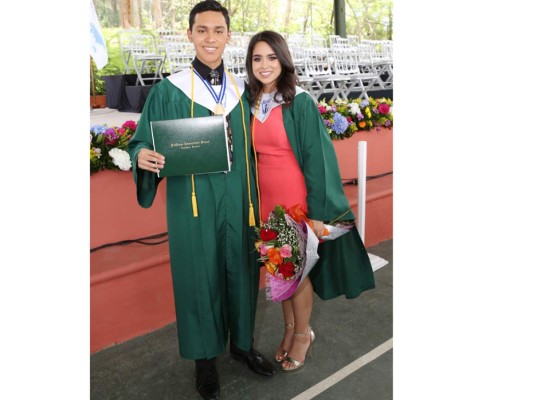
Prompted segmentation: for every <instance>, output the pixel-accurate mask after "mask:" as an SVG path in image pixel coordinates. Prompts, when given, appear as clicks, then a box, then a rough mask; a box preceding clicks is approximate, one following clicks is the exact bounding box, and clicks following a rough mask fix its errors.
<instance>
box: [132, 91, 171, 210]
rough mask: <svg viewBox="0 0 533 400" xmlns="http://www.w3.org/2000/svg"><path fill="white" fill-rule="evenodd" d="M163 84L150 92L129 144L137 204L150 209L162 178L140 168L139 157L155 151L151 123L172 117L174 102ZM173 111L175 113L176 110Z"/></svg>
mask: <svg viewBox="0 0 533 400" xmlns="http://www.w3.org/2000/svg"><path fill="white" fill-rule="evenodd" d="M163 83H166V82H161V83H160V84H158V85H155V86H154V87H153V88H152V89H151V90H150V92H149V94H148V98H147V99H146V103H145V105H144V107H143V112H142V114H141V118H140V120H139V123H138V124H137V130H136V131H135V134H134V135H133V137H132V138H131V140H130V142H129V144H128V151H129V153H130V158H131V163H132V170H133V179H134V181H135V184H136V186H137V202H138V203H139V205H140V206H141V207H143V208H149V207H150V206H151V205H152V203H153V201H154V198H155V195H156V192H157V186H158V184H159V182H160V181H161V180H162V178H158V177H157V174H156V173H154V172H149V171H145V170H143V169H140V168H138V166H137V157H138V155H139V151H141V149H150V150H153V149H154V147H153V144H152V133H151V129H150V122H151V121H158V120H164V119H169V118H168V117H166V118H165V116H166V115H171V113H168V109H169V108H170V107H171V106H172V102H170V101H169V99H168V96H167V95H166V93H165V85H163ZM173 111H174V113H175V108H174V110H173Z"/></svg>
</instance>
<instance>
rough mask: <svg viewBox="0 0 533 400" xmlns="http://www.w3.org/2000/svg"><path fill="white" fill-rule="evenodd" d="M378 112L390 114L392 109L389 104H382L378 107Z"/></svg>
mask: <svg viewBox="0 0 533 400" xmlns="http://www.w3.org/2000/svg"><path fill="white" fill-rule="evenodd" d="M378 111H379V113H380V114H388V113H389V111H390V107H389V105H388V104H386V103H381V104H380V105H379V106H378Z"/></svg>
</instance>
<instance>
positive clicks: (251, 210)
mask: <svg viewBox="0 0 533 400" xmlns="http://www.w3.org/2000/svg"><path fill="white" fill-rule="evenodd" d="M193 68H194V67H193V66H192V65H191V81H192V85H191V92H192V93H191V118H193V117H194V69H193ZM224 71H226V73H227V74H228V76H229V77H230V78H231V81H232V82H233V86H235V92H236V93H237V95H238V96H239V103H240V105H241V116H242V127H243V129H244V158H245V161H246V179H247V183H248V204H249V210H248V225H249V226H255V215H254V205H253V203H252V195H251V192H250V165H249V163H248V135H247V132H246V124H245V123H244V105H243V104H242V99H241V95H240V93H239V89H238V87H237V83H236V82H235V79H233V76H232V75H231V74H230V73H229V71H228V70H227V69H225V68H224ZM191 180H192V210H193V211H192V213H193V216H195V217H197V216H198V206H197V204H196V193H195V191H194V175H191Z"/></svg>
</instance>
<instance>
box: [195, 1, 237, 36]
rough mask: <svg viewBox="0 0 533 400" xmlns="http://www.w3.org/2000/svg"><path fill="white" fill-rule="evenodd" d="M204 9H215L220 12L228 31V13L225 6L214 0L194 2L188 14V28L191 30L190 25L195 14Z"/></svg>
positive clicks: (204, 10)
mask: <svg viewBox="0 0 533 400" xmlns="http://www.w3.org/2000/svg"><path fill="white" fill-rule="evenodd" d="M206 11H217V12H221V13H222V15H223V16H224V19H225V20H226V25H228V31H229V13H228V10H227V8H226V7H224V6H223V5H222V4H220V3H219V2H218V1H215V0H205V1H201V2H200V3H198V4H196V5H195V6H194V7H193V9H192V10H191V12H190V14H189V30H191V31H192V26H193V24H194V19H195V18H196V14H200V13H203V12H206Z"/></svg>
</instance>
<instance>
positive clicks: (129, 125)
mask: <svg viewBox="0 0 533 400" xmlns="http://www.w3.org/2000/svg"><path fill="white" fill-rule="evenodd" d="M122 127H123V128H124V129H131V130H132V131H134V130H136V129H137V123H136V122H135V121H131V120H130V121H126V122H124V123H123V124H122Z"/></svg>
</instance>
